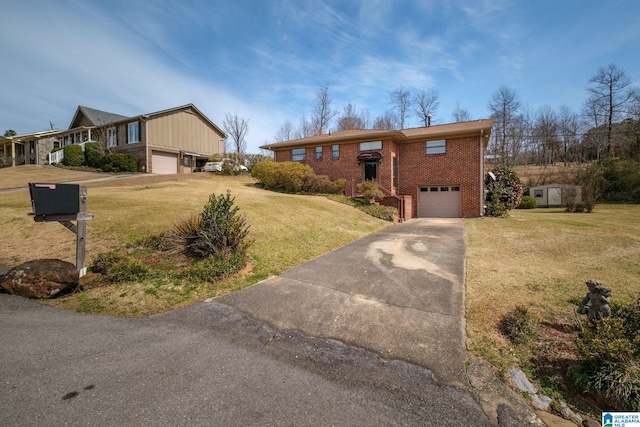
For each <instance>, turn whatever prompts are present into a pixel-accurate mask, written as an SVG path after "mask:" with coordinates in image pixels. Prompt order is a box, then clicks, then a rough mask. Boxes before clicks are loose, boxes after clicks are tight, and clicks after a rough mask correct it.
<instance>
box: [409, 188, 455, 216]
mask: <svg viewBox="0 0 640 427" xmlns="http://www.w3.org/2000/svg"><path fill="white" fill-rule="evenodd" d="M461 193H462V192H461V191H460V186H459V185H432V186H428V187H420V188H419V189H418V217H419V218H459V217H460V216H461V209H460V201H461V197H460V194H461Z"/></svg>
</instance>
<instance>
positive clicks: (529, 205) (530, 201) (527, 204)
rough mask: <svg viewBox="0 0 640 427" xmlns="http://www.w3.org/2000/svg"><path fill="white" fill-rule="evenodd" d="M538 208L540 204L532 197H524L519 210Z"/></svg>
mask: <svg viewBox="0 0 640 427" xmlns="http://www.w3.org/2000/svg"><path fill="white" fill-rule="evenodd" d="M537 207H538V202H537V201H536V199H535V198H533V197H531V196H522V200H520V204H519V205H518V208H517V209H535V208H537Z"/></svg>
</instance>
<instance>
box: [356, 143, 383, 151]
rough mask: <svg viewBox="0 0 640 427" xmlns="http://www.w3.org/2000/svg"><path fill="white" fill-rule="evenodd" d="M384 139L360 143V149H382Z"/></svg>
mask: <svg viewBox="0 0 640 427" xmlns="http://www.w3.org/2000/svg"><path fill="white" fill-rule="evenodd" d="M381 149H382V141H368V142H361V143H360V151H367V150H381Z"/></svg>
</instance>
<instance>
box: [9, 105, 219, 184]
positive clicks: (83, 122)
mask: <svg viewBox="0 0 640 427" xmlns="http://www.w3.org/2000/svg"><path fill="white" fill-rule="evenodd" d="M226 137H227V135H226V133H224V132H223V131H222V129H220V128H219V127H218V126H216V125H215V124H214V123H213V122H212V121H211V120H209V119H208V118H207V117H206V116H205V115H204V114H202V112H200V110H198V109H197V108H196V107H195V106H194V105H193V104H187V105H183V106H180V107H175V108H171V109H168V110H163V111H158V112H155V113H149V114H142V115H139V116H134V117H126V116H122V115H119V114H113V113H107V112H105V111H100V110H95V109H93V108H88V107H84V106H79V107H78V108H77V110H76V113H75V114H74V116H73V119H72V120H71V124H70V125H69V129H67V130H65V131H59V130H58V131H51V132H50V134H48V135H47V138H48V139H46V141H45V140H44V139H43V138H41V139H38V140H37V142H35V145H39V146H41V149H40V151H41V152H44V151H46V150H48V151H47V152H51V151H52V150H55V149H57V148H60V147H63V146H65V145H69V144H80V145H84V143H85V142H89V141H97V142H101V143H103V144H105V146H106V147H107V148H108V149H109V150H110V151H112V152H115V153H127V154H132V155H134V156H135V157H136V158H137V159H138V170H139V171H140V172H150V173H158V174H174V173H190V172H192V171H193V170H194V169H195V168H196V167H198V166H201V165H204V163H206V162H207V161H208V160H209V158H210V157H212V156H213V155H216V154H219V155H224V145H225V143H224V140H225V139H226ZM11 138H13V139H14V140H15V139H16V138H17V137H11ZM5 139H6V138H3V139H2V140H0V144H2V143H3V141H4V140H5ZM0 147H2V145H0ZM62 158H63V152H62V151H56V152H52V153H51V154H50V156H49V158H48V159H46V160H45V159H42V156H38V157H37V160H36V164H45V163H47V162H49V163H59V162H60V161H61V160H62ZM14 164H25V163H15V162H14Z"/></svg>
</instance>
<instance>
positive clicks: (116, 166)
mask: <svg viewBox="0 0 640 427" xmlns="http://www.w3.org/2000/svg"><path fill="white" fill-rule="evenodd" d="M65 156H66V155H65ZM100 169H102V170H103V171H104V172H137V171H138V159H137V158H136V157H135V156H133V155H131V154H122V153H115V154H105V155H104V156H103V157H102V162H101V164H100Z"/></svg>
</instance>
